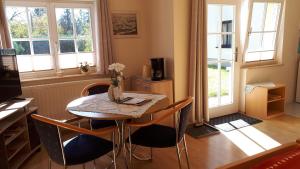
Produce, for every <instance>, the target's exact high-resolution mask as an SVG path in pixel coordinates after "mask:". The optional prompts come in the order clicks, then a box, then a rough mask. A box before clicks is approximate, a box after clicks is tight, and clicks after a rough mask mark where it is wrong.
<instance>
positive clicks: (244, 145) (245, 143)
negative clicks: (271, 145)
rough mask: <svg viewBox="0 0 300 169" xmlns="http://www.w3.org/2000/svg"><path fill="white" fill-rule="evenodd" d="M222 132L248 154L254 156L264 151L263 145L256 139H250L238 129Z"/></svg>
mask: <svg viewBox="0 0 300 169" xmlns="http://www.w3.org/2000/svg"><path fill="white" fill-rule="evenodd" d="M222 133H223V134H224V135H225V136H226V137H227V138H228V139H229V140H230V141H231V142H232V143H233V144H235V145H236V146H237V147H238V148H239V149H241V150H242V151H243V152H244V153H246V154H247V155H248V156H252V155H255V154H258V153H260V152H263V151H264V149H263V148H262V147H260V146H259V145H257V144H256V143H255V142H254V141H252V140H251V139H249V138H248V137H247V136H245V135H244V134H242V133H241V132H240V131H238V130H233V131H230V132H222Z"/></svg>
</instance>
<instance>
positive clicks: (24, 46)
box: [13, 41, 31, 55]
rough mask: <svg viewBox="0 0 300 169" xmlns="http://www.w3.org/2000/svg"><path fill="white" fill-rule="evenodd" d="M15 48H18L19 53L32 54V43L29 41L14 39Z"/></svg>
mask: <svg viewBox="0 0 300 169" xmlns="http://www.w3.org/2000/svg"><path fill="white" fill-rule="evenodd" d="M13 45H14V48H15V49H16V53H17V55H30V54H31V52H30V44H29V41H14V42H13Z"/></svg>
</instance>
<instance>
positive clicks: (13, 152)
mask: <svg viewBox="0 0 300 169" xmlns="http://www.w3.org/2000/svg"><path fill="white" fill-rule="evenodd" d="M26 145H28V141H25V142H23V141H22V142H19V143H16V144H15V145H14V146H13V147H12V148H11V150H8V161H10V160H11V159H12V158H14V157H15V156H16V155H17V154H18V153H19V152H20V151H21V150H22V149H23V148H24V147H25V146H26Z"/></svg>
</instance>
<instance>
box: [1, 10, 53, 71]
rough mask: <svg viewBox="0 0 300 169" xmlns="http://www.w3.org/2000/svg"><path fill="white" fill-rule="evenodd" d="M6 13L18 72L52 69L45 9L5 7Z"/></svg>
mask: <svg viewBox="0 0 300 169" xmlns="http://www.w3.org/2000/svg"><path fill="white" fill-rule="evenodd" d="M6 11H7V12H6V13H7V20H8V24H9V28H10V36H11V39H12V43H13V44H12V45H13V47H14V48H15V49H16V52H17V55H18V56H17V59H18V63H20V64H18V67H19V70H20V71H21V72H26V71H35V70H49V69H52V59H51V56H50V45H49V31H48V17H47V8H43V7H32V8H31V7H30V8H28V7H7V8H6Z"/></svg>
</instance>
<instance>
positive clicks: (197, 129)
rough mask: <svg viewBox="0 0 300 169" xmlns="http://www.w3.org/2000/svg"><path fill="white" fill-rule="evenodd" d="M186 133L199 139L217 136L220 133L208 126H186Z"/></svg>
mask: <svg viewBox="0 0 300 169" xmlns="http://www.w3.org/2000/svg"><path fill="white" fill-rule="evenodd" d="M186 133H187V134H188V135H190V136H192V137H194V138H201V137H206V136H210V135H214V134H218V133H220V131H219V130H218V129H216V128H215V127H213V126H211V125H209V124H202V125H200V126H195V125H194V124H191V125H189V126H188V128H187V131H186Z"/></svg>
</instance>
